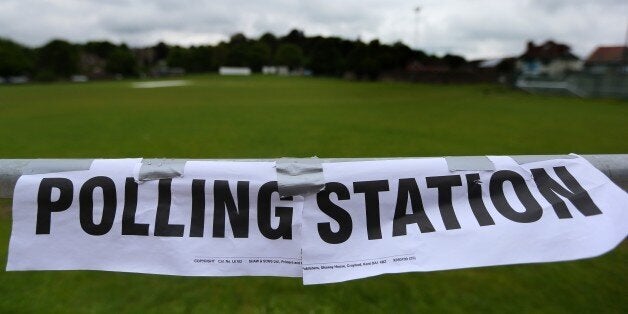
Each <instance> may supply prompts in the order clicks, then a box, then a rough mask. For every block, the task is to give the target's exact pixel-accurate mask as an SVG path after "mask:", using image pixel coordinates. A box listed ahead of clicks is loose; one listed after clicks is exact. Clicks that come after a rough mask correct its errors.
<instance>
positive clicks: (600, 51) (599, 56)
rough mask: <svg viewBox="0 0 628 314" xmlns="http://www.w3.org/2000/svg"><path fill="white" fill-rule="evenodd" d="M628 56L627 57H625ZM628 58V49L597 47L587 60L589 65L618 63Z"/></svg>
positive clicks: (622, 47)
mask: <svg viewBox="0 0 628 314" xmlns="http://www.w3.org/2000/svg"><path fill="white" fill-rule="evenodd" d="M624 54H627V55H624ZM624 58H628V47H625V46H607V47H597V48H596V49H595V51H593V53H591V55H590V56H589V57H588V58H587V63H616V62H622V61H623V60H624Z"/></svg>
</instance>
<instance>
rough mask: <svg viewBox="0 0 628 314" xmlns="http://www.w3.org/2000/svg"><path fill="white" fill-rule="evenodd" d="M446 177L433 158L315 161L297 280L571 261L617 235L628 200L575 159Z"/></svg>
mask: <svg viewBox="0 0 628 314" xmlns="http://www.w3.org/2000/svg"><path fill="white" fill-rule="evenodd" d="M489 158H490V160H491V161H492V162H493V164H494V165H495V168H496V171H477V172H475V171H455V172H452V171H449V170H448V167H447V163H446V162H445V160H444V159H443V158H426V159H405V160H387V161H364V162H344V163H327V164H323V167H324V173H325V180H326V181H327V183H326V185H325V189H324V190H323V191H321V192H320V193H318V194H317V195H315V196H311V197H308V198H306V200H305V204H304V212H303V280H304V283H306V284H318V283H330V282H339V281H345V280H350V279H356V278H363V277H368V276H374V275H378V274H383V273H400V272H411V271H434V270H445V269H457V268H467V267H479V266H491V265H504V264H519V263H538V262H553V261H564V260H573V259H580V258H586V257H593V256H597V255H600V254H603V253H605V252H607V251H609V250H611V249H612V248H614V247H615V246H616V245H618V244H619V243H620V242H621V241H622V240H623V239H624V238H625V237H626V231H627V230H628V228H627V227H628V223H627V221H628V220H627V219H628V208H627V206H628V197H627V195H626V193H625V192H624V191H623V190H621V189H620V188H619V187H617V186H616V185H614V184H613V183H611V182H610V181H609V179H608V178H607V177H606V176H605V175H603V174H602V173H600V171H599V170H597V169H596V168H595V167H593V166H592V165H590V164H589V163H588V162H587V161H586V160H585V159H583V158H575V159H561V160H551V161H543V162H535V163H529V164H524V165H519V164H517V163H516V162H515V161H514V160H513V159H511V158H509V157H489Z"/></svg>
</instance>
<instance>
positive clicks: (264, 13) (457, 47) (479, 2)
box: [0, 0, 628, 58]
mask: <svg viewBox="0 0 628 314" xmlns="http://www.w3.org/2000/svg"><path fill="white" fill-rule="evenodd" d="M417 6H420V7H421V10H420V12H419V15H418V19H417V20H418V23H415V18H416V16H415V12H414V8H415V7H417ZM627 24H628V1H626V0H590V1H585V0H492V1H489V0H459V1H453V0H417V1H408V0H380V1H373V0H333V1H332V0H327V1H322V0H303V1H295V0H292V1H291V0H258V1H244V0H187V1H186V0H151V1H139V0H137V1H136V0H80V1H79V0H48V1H45V0H0V37H8V38H11V39H13V40H16V41H18V42H21V43H24V44H27V45H31V46H37V45H41V44H42V43H45V42H46V41H48V40H50V39H52V38H63V39H67V40H71V41H76V42H84V41H87V40H100V39H106V40H111V41H115V42H126V43H128V44H130V45H131V46H143V45H152V44H154V43H156V42H158V41H160V40H163V41H165V42H168V43H171V44H181V45H191V44H203V43H212V44H213V43H216V42H218V41H220V40H224V39H227V38H228V37H229V35H230V34H233V33H236V32H243V33H244V34H246V35H247V36H259V35H260V34H262V33H264V32H267V31H270V32H273V33H275V34H278V35H283V34H286V33H287V32H288V31H289V30H290V29H293V28H299V29H301V30H304V31H305V33H306V34H307V35H336V36H341V37H344V38H348V39H356V38H360V39H362V40H364V41H370V40H371V39H374V38H379V39H380V40H381V41H383V42H386V43H392V42H395V41H398V40H401V41H403V42H404V43H406V44H408V45H410V46H413V47H416V46H418V47H419V48H421V49H424V50H427V51H428V52H431V53H438V54H443V53H446V52H451V53H457V54H462V55H464V56H466V57H467V58H490V57H500V56H508V55H512V54H518V53H521V52H522V50H523V49H524V47H525V42H526V40H528V39H532V40H535V41H537V42H538V41H542V40H546V39H549V38H552V39H555V40H558V41H561V42H566V43H568V44H570V45H571V46H572V48H573V50H574V52H575V53H576V54H577V55H580V56H586V55H588V54H589V53H590V52H591V50H592V49H593V48H594V47H595V46H596V45H600V44H603V45H608V44H622V43H623V42H624V38H625V36H626V27H627ZM415 25H418V27H417V32H416V33H417V35H418V36H415ZM417 39H418V40H417Z"/></svg>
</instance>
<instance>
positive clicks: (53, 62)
mask: <svg viewBox="0 0 628 314" xmlns="http://www.w3.org/2000/svg"><path fill="white" fill-rule="evenodd" d="M78 60H79V54H78V48H77V47H76V46H75V45H72V44H71V43H69V42H67V41H64V40H60V39H55V40H52V41H50V42H49V43H47V44H46V45H44V46H43V47H41V48H39V49H38V51H37V66H38V72H39V73H40V74H42V77H46V78H49V77H50V78H68V77H70V76H71V75H72V74H75V73H77V72H78Z"/></svg>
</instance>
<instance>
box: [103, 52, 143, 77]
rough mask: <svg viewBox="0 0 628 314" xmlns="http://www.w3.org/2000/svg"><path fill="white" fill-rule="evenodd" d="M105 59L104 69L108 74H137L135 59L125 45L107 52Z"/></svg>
mask: <svg viewBox="0 0 628 314" xmlns="http://www.w3.org/2000/svg"><path fill="white" fill-rule="evenodd" d="M106 61H107V65H106V66H105V69H106V71H107V72H108V73H110V74H122V75H124V76H133V75H136V74H137V61H136V60H135V56H134V55H133V53H132V52H131V50H129V48H128V47H126V46H120V47H117V48H116V49H115V50H113V51H112V52H111V53H110V54H109V56H108V57H107V59H106Z"/></svg>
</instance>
